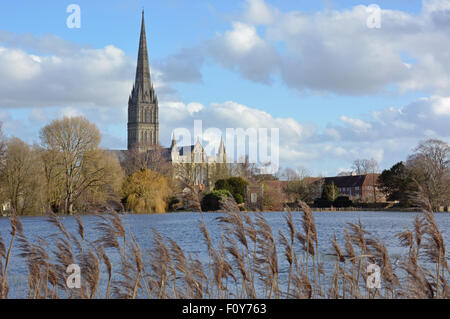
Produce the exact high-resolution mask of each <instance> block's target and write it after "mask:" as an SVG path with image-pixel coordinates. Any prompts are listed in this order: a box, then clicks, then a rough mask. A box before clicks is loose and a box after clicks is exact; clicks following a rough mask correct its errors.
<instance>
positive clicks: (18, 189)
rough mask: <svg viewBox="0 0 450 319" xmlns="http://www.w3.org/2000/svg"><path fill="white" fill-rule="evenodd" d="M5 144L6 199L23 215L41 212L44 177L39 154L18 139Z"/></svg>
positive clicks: (3, 186)
mask: <svg viewBox="0 0 450 319" xmlns="http://www.w3.org/2000/svg"><path fill="white" fill-rule="evenodd" d="M5 145H6V148H5V150H4V152H5V154H4V159H3V161H2V162H1V165H0V176H1V189H2V192H3V197H4V198H5V199H6V200H8V201H9V203H10V204H11V208H12V209H13V210H14V211H16V212H17V213H18V214H19V215H22V214H24V213H28V214H37V213H40V210H41V208H42V207H41V206H40V204H41V203H42V201H41V197H40V194H41V182H40V178H41V176H42V174H41V167H40V165H39V160H38V158H37V154H36V152H34V150H33V149H32V148H31V147H30V146H29V145H27V144H25V143H24V142H23V141H21V140H20V139H18V138H13V139H11V140H9V141H8V142H6V143H5Z"/></svg>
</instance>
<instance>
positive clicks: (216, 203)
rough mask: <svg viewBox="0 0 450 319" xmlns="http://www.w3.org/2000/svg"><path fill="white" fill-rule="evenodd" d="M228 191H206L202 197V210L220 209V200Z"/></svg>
mask: <svg viewBox="0 0 450 319" xmlns="http://www.w3.org/2000/svg"><path fill="white" fill-rule="evenodd" d="M229 194H230V193H229V192H228V191H226V190H214V191H212V192H209V193H206V194H205V196H203V199H202V203H201V204H202V211H205V212H215V211H218V210H219V209H220V204H221V201H222V200H223V199H224V198H225V197H228V196H229Z"/></svg>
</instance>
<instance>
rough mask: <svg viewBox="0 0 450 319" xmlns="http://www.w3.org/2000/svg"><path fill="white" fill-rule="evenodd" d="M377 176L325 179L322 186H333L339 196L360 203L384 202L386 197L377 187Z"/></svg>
mask: <svg viewBox="0 0 450 319" xmlns="http://www.w3.org/2000/svg"><path fill="white" fill-rule="evenodd" d="M379 176H380V175H379V174H366V175H352V176H336V177H325V178H322V179H321V180H322V181H323V185H324V187H325V185H329V184H334V185H335V186H336V187H337V188H338V190H339V195H341V196H348V197H349V198H350V199H351V200H359V201H362V202H386V196H385V195H384V194H383V192H382V191H381V189H380V188H379V187H378V177H379Z"/></svg>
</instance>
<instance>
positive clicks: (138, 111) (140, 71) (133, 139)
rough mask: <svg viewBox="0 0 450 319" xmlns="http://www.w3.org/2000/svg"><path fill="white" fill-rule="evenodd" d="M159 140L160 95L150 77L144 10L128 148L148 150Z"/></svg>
mask: <svg viewBox="0 0 450 319" xmlns="http://www.w3.org/2000/svg"><path fill="white" fill-rule="evenodd" d="M158 142H159V120H158V97H157V96H156V93H155V89H154V88H153V84H152V81H151V77H150V66H149V62H148V51H147V38H146V35H145V22H144V11H142V27H141V37H140V42H139V55H138V62H137V68H136V81H135V83H134V85H133V90H132V92H131V95H130V98H129V100H128V150H130V149H131V148H133V147H138V148H139V150H140V151H143V152H144V151H148V150H150V149H152V148H153V147H154V146H155V145H157V144H158Z"/></svg>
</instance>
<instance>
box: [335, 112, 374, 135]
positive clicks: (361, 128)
mask: <svg viewBox="0 0 450 319" xmlns="http://www.w3.org/2000/svg"><path fill="white" fill-rule="evenodd" d="M340 120H341V121H342V122H344V123H346V124H348V125H350V126H351V127H353V128H354V129H355V131H357V132H366V131H367V130H369V129H371V128H372V125H371V124H369V123H366V122H364V121H363V120H361V119H353V118H350V117H347V116H345V115H342V116H341V117H340Z"/></svg>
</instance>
